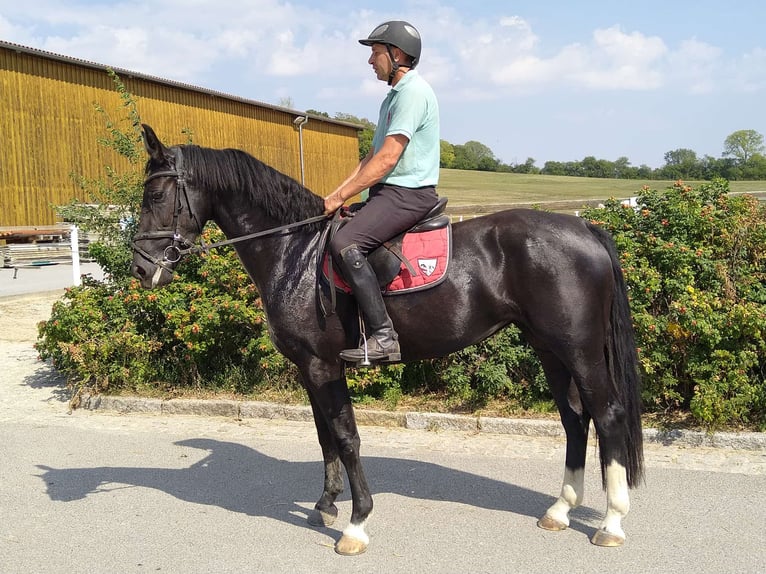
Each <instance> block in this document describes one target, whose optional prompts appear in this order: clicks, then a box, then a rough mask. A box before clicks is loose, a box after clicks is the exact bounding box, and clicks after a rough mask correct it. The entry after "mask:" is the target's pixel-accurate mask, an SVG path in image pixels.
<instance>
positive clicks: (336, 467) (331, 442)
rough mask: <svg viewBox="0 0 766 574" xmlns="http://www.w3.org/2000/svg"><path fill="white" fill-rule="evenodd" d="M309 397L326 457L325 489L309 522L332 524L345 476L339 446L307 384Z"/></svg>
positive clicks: (312, 391)
mask: <svg viewBox="0 0 766 574" xmlns="http://www.w3.org/2000/svg"><path fill="white" fill-rule="evenodd" d="M306 389H307V391H308V395H309V399H310V400H311V410H312V411H313V413H314V424H315V425H316V429H317V436H318V437H319V445H320V446H321V447H322V457H323V459H324V489H323V491H322V496H321V497H320V498H319V500H318V501H317V503H316V504H315V505H314V510H313V511H312V512H311V513H310V514H309V516H308V522H309V524H311V525H312V526H332V525H333V524H334V523H335V520H336V519H337V518H338V507H337V506H335V499H336V498H338V495H339V494H340V493H341V492H343V477H342V476H341V472H340V457H339V456H338V446H337V445H336V444H335V438H334V437H333V434H332V432H331V431H330V427H329V426H328V424H327V419H325V415H324V413H323V412H322V410H321V408H320V407H319V405H318V404H317V400H316V397H315V396H314V389H311V388H310V387H308V386H306Z"/></svg>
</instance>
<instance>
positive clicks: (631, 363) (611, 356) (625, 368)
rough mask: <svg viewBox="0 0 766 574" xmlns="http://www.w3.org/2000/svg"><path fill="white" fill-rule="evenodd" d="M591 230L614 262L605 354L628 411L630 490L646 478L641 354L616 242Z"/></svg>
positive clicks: (628, 471)
mask: <svg viewBox="0 0 766 574" xmlns="http://www.w3.org/2000/svg"><path fill="white" fill-rule="evenodd" d="M588 228H589V229H590V231H591V233H593V235H594V236H595V237H596V238H597V239H598V240H599V242H600V243H601V245H603V246H604V249H606V251H607V252H608V253H609V258H610V259H611V260H612V272H613V274H614V293H613V296H612V310H611V317H610V329H609V333H608V334H607V337H608V342H607V351H606V352H607V359H608V362H609V371H610V375H611V376H612V381H613V383H614V385H615V388H616V389H617V393H618V396H619V399H620V402H621V403H622V406H623V408H624V409H625V428H626V439H625V445H624V447H625V448H624V451H625V456H626V471H627V479H628V486H629V487H631V488H633V487H635V486H638V484H639V483H640V482H642V480H643V478H644V440H643V433H642V430H641V376H640V374H639V369H638V353H637V351H636V342H635V337H634V334H633V322H632V319H631V315H630V303H629V302H628V289H627V286H626V285H625V278H624V277H623V274H622V267H621V266H620V259H619V256H618V254H617V248H616V246H615V244H614V240H613V239H612V237H611V236H610V235H609V234H608V233H607V232H606V231H605V230H604V229H602V228H600V227H598V226H596V225H592V224H590V223H588ZM606 464H607V461H604V459H603V458H602V459H601V470H602V474H603V472H604V471H605V467H606Z"/></svg>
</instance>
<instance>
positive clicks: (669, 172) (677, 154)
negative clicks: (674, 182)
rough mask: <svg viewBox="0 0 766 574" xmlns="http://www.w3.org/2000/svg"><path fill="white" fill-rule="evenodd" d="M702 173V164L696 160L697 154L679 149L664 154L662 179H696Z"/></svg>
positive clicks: (689, 150)
mask: <svg viewBox="0 0 766 574" xmlns="http://www.w3.org/2000/svg"><path fill="white" fill-rule="evenodd" d="M701 173H702V164H701V163H700V161H699V160H698V159H697V152H695V151H694V150H691V149H686V148H679V149H676V150H673V151H669V152H666V153H665V167H663V168H662V174H663V177H666V178H668V179H698V178H699V177H700V175H701Z"/></svg>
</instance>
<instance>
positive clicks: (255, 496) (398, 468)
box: [38, 439, 599, 534]
mask: <svg viewBox="0 0 766 574" xmlns="http://www.w3.org/2000/svg"><path fill="white" fill-rule="evenodd" d="M175 444H176V445H178V446H181V447H189V448H197V449H202V450H206V451H208V453H209V454H208V455H207V456H206V457H205V458H204V459H202V460H200V461H199V462H195V463H194V464H192V465H191V466H189V467H186V468H147V467H94V468H50V467H47V466H38V468H40V469H41V470H42V471H43V473H42V474H41V475H39V476H40V478H41V479H42V480H43V481H44V482H45V484H46V486H47V494H48V496H49V497H50V498H51V500H55V501H61V502H71V501H74V500H80V499H83V498H86V497H87V496H89V495H96V494H99V493H103V492H109V491H112V490H118V489H121V488H126V485H127V487H136V486H138V487H145V488H152V489H156V490H159V491H161V492H165V493H167V494H169V495H171V496H174V497H176V498H178V499H180V500H185V501H188V502H192V503H195V504H205V505H212V506H218V507H220V508H224V509H227V510H230V511H232V512H237V513H242V514H247V515H251V516H265V517H269V518H273V519H275V520H280V521H283V522H287V523H291V524H295V525H300V526H305V525H306V524H307V523H306V520H305V518H306V515H307V509H306V508H307V505H299V504H297V503H295V502H293V501H294V500H295V497H296V495H298V496H300V495H302V494H306V493H312V492H314V491H317V490H318V488H317V487H318V486H319V487H320V488H321V480H322V465H321V463H320V462H293V461H286V460H281V459H278V458H273V457H270V456H267V455H265V454H263V453H260V452H258V451H257V450H254V449H252V448H249V447H246V446H242V445H240V444H236V443H231V442H221V441H217V440H212V439H189V440H184V441H180V442H177V443H175ZM363 462H364V465H365V471H366V474H367V475H368V476H370V477H374V481H371V483H372V484H371V490H372V492H373V494H380V493H392V494H397V495H400V496H406V497H411V498H416V499H421V500H436V501H450V502H456V503H462V504H466V505H470V506H476V507H480V508H485V509H489V510H500V511H506V512H513V513H516V514H520V515H524V516H532V517H536V516H538V515H539V514H540V513H542V512H543V511H544V509H545V508H547V507H548V506H549V505H550V504H552V503H553V500H554V499H553V497H551V496H549V495H545V494H541V493H539V492H536V491H534V490H530V489H527V488H524V487H520V486H515V485H513V484H508V483H506V482H502V481H498V480H494V479H490V478H487V477H483V476H480V475H477V474H472V473H468V472H464V471H460V470H455V469H452V468H449V467H445V466H441V465H438V464H433V463H429V462H420V461H416V460H408V459H400V458H382V457H364V458H363ZM347 493H348V489H346V491H345V492H344V494H343V495H341V500H343V499H347V498H348V494H347ZM316 494H317V497H318V496H319V494H320V492H318V491H317V492H316ZM286 501H289V502H286ZM308 506H310V505H308ZM598 516H599V513H598V512H596V511H595V510H593V509H591V508H588V507H581V508H578V509H577V510H575V511H574V513H573V516H572V524H571V528H573V529H575V530H578V531H579V532H582V533H585V534H588V533H590V532H591V531H592V530H593V526H592V525H590V524H588V523H589V522H592V521H593V520H595V519H596V518H597V517H598ZM339 522H341V523H342V522H343V521H342V520H341V521H339Z"/></svg>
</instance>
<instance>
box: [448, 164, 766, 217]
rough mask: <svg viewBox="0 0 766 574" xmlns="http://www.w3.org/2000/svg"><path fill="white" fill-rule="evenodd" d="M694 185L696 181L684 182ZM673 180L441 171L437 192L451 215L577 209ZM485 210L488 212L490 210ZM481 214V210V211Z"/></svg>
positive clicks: (741, 186)
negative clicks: (465, 210)
mask: <svg viewBox="0 0 766 574" xmlns="http://www.w3.org/2000/svg"><path fill="white" fill-rule="evenodd" d="M687 183H689V184H690V185H695V184H696V183H699V182H693V181H690V182H687ZM672 184H673V182H672V181H643V180H636V179H598V178H590V177H569V176H558V175H525V174H517V173H496V172H485V171H467V170H466V171H464V170H458V169H442V170H441V174H440V180H439V187H438V192H439V195H440V196H446V197H448V198H449V206H450V208H451V210H452V211H453V212H455V211H460V210H459V209H458V208H460V207H468V206H492V205H508V204H526V205H540V206H541V207H547V205H551V206H552V207H553V210H557V209H558V206H566V207H565V208H566V209H568V208H572V209H577V208H579V207H582V206H583V205H586V204H593V203H598V202H599V201H603V200H604V199H607V198H610V197H616V198H627V197H631V196H634V195H638V193H639V192H640V190H641V188H642V187H643V186H644V185H648V186H649V187H651V188H652V189H658V190H659V189H665V188H666V187H669V186H671V185H672ZM730 188H731V191H732V192H735V193H743V192H747V193H750V192H761V193H759V194H758V195H761V196H766V181H733V182H731V183H730ZM490 209H491V208H490V207H487V210H490ZM480 211H483V210H480Z"/></svg>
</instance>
